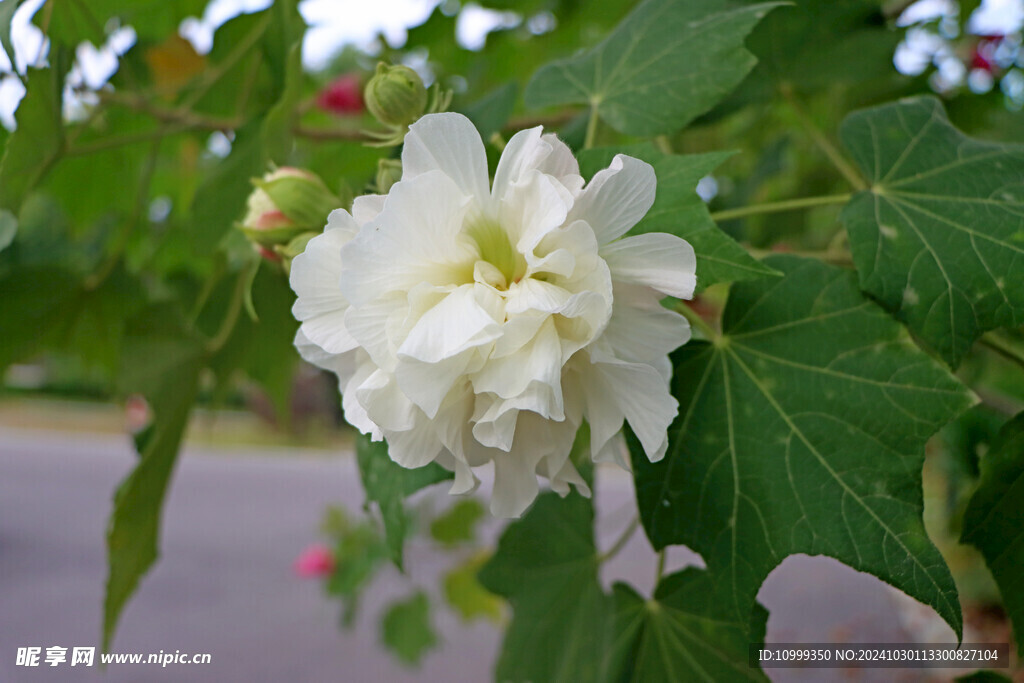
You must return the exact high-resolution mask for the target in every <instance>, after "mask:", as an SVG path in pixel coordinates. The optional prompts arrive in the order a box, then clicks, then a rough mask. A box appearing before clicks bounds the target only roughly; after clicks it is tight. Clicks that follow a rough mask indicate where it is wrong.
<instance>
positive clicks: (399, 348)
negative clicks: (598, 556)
mask: <svg viewBox="0 0 1024 683" xmlns="http://www.w3.org/2000/svg"><path fill="white" fill-rule="evenodd" d="M402 164H403V175H402V180H401V181H400V182H398V183H396V184H395V185H394V186H393V187H392V188H391V190H390V192H389V193H388V194H387V195H386V196H382V195H367V196H363V197H359V198H358V199H356V200H355V203H354V205H353V207H352V213H351V214H349V213H348V212H346V211H344V210H337V211H334V212H333V213H332V214H331V215H330V218H329V220H328V224H327V228H326V229H325V231H324V233H323V234H321V235H319V236H317V237H316V238H314V239H313V240H311V241H310V242H309V245H308V246H307V247H306V251H305V253H303V254H302V255H300V256H298V257H297V258H296V259H295V261H294V263H293V265H292V271H291V285H292V288H293V289H294V290H295V292H296V293H297V294H298V300H297V301H296V303H295V307H294V309H293V312H294V314H295V317H296V318H297V319H298V320H299V321H301V323H302V325H301V327H300V329H299V332H298V336H297V338H296V342H295V343H296V346H297V347H298V349H299V351H300V353H301V354H302V356H303V357H304V358H305V359H306V360H308V361H311V362H313V363H315V364H317V365H319V366H321V367H323V368H326V369H328V370H331V371H333V372H335V373H336V374H337V375H338V378H339V381H340V388H341V393H342V396H343V407H344V410H345V417H346V419H347V420H348V421H349V422H350V423H352V424H353V425H354V426H355V427H357V428H358V429H359V430H360V431H362V432H363V433H366V434H370V435H372V438H373V439H375V440H380V439H381V438H384V439H387V442H388V450H389V453H390V454H391V458H392V459H393V460H394V461H395V462H397V463H398V464H400V465H403V466H405V467H410V468H412V467H421V466H423V465H426V464H427V463H430V462H432V461H436V462H438V463H440V464H441V465H443V466H444V467H446V468H448V469H450V470H452V471H453V472H454V473H455V483H454V485H453V486H452V489H451V492H452V493H456V494H457V493H465V492H467V491H470V490H472V489H473V488H474V487H475V485H476V483H477V479H476V477H475V476H474V474H473V468H476V467H481V466H483V465H485V464H487V463H489V462H493V463H494V491H493V496H492V499H491V511H492V512H493V513H494V514H495V515H498V516H503V517H515V516H518V515H520V514H522V512H523V511H524V510H525V509H526V508H527V506H528V505H529V504H530V502H532V501H533V499H534V498H535V497H536V496H537V492H538V483H537V475H538V474H539V475H541V476H543V477H546V478H547V479H548V480H549V481H550V484H551V488H552V489H554V490H555V491H557V492H559V493H561V494H562V495H564V494H566V493H568V491H569V485H570V484H572V485H574V486H575V487H576V488H577V489H578V490H579V491H580V492H581V493H583V494H584V495H589V493H590V492H589V490H588V488H587V485H586V483H585V482H584V481H583V479H582V477H580V475H579V473H578V472H577V471H576V468H575V467H574V466H573V463H572V462H571V461H570V460H569V451H570V449H571V447H572V443H573V440H574V438H575V435H576V431H577V429H578V428H579V426H580V425H581V424H582V422H583V420H584V419H585V420H587V421H588V422H589V424H590V449H591V453H592V456H593V458H594V460H595V461H605V460H611V461H615V462H618V463H620V464H621V465H622V466H623V467H628V466H629V465H628V461H627V460H626V458H625V455H624V454H625V450H624V444H623V443H622V439H621V436H619V432H620V429H621V427H622V424H623V420H624V419H625V420H627V421H628V422H629V424H630V426H631V428H632V429H633V431H634V432H635V433H636V435H637V437H638V439H639V440H640V443H641V444H642V445H643V448H644V451H645V452H646V454H647V456H648V457H650V458H651V460H657V459H659V458H661V457H662V456H663V455H664V454H665V449H666V448H667V445H668V441H667V436H666V429H667V428H668V426H669V424H670V423H671V421H672V420H673V418H674V417H675V415H676V412H677V410H678V403H677V402H676V400H675V399H674V398H672V396H671V395H670V394H669V390H668V382H669V379H670V376H671V372H672V369H671V365H670V364H669V361H668V357H667V354H668V353H669V352H670V351H672V350H673V349H675V348H676V347H677V346H679V345H680V344H683V343H684V342H686V341H687V340H688V339H689V338H690V328H689V325H688V323H687V322H686V319H685V318H683V317H682V316H680V315H679V314H677V313H674V312H672V311H669V310H667V309H665V308H664V307H662V306H661V305H660V304H659V300H660V299H661V298H663V297H664V296H665V295H670V296H675V297H682V298H689V297H690V296H692V294H693V290H694V286H695V284H696V276H695V274H694V273H695V266H696V261H695V257H694V253H693V248H692V247H691V246H690V245H689V244H688V243H687V242H685V241H684V240H682V239H679V238H678V237H675V236H672V235H667V234H661V233H650V234H644V235H638V236H635V237H626V238H622V236H623V235H624V234H625V233H626V231H627V230H629V229H630V228H631V227H633V225H635V224H636V223H637V221H639V220H640V219H641V218H642V217H643V216H644V214H645V213H646V212H647V210H648V209H649V208H650V207H651V204H652V203H653V201H654V190H655V176H654V170H653V169H652V168H651V167H650V166H649V165H648V164H646V163H644V162H642V161H639V160H637V159H634V158H631V157H628V156H623V155H618V156H616V157H615V159H614V160H613V161H612V163H611V165H610V166H609V167H608V168H607V169H604V170H602V171H600V172H599V173H597V174H596V175H595V176H594V178H593V179H592V180H591V181H590V183H588V184H586V186H584V181H583V178H582V177H581V176H580V174H579V166H578V165H577V163H576V160H575V159H574V158H573V155H572V153H571V152H570V150H569V148H568V147H567V146H566V145H565V144H564V143H562V142H561V141H559V140H558V139H557V138H556V137H555V136H554V135H550V134H548V135H542V132H541V128H540V127H538V128H533V129H530V130H524V131H522V132H520V133H518V134H516V135H515V136H514V137H513V138H512V139H511V140H510V141H509V143H508V146H507V147H506V148H505V151H504V153H503V154H502V156H501V160H500V162H499V163H498V167H497V171H496V172H495V177H494V183H493V185H491V184H490V183H489V182H488V173H487V158H486V155H485V151H484V146H483V143H482V141H481V140H480V136H479V134H478V133H477V131H476V129H475V128H474V127H473V125H472V124H471V123H470V122H469V120H468V119H466V118H465V117H463V116H461V115H459V114H451V113H447V114H435V115H429V116H424V117H423V118H421V119H420V120H419V121H418V122H416V123H415V124H414V125H413V126H411V128H410V130H409V133H408V135H407V136H406V138H405V146H404V149H403V152H402ZM620 238H621V239H620Z"/></svg>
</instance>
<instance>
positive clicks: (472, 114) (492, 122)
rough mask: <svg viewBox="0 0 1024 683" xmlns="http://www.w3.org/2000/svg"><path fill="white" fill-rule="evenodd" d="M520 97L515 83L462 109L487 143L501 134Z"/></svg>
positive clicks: (498, 89)
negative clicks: (497, 134) (492, 137)
mask: <svg viewBox="0 0 1024 683" xmlns="http://www.w3.org/2000/svg"><path fill="white" fill-rule="evenodd" d="M518 95H519V86H518V85H517V84H515V83H506V84H505V85H503V86H501V87H499V88H495V89H494V90H492V91H491V92H489V93H487V94H486V95H484V96H483V97H482V98H480V99H479V100H477V101H476V102H473V103H472V104H469V105H467V106H465V107H463V108H462V113H463V114H465V115H466V118H468V119H469V120H470V121H472V122H473V125H474V126H476V129H477V130H478V131H480V137H482V138H483V139H484V141H485V142H486V141H487V140H490V138H491V136H492V135H494V134H495V133H500V132H501V129H502V127H503V126H504V125H505V124H506V123H507V122H508V120H509V118H510V117H511V116H512V112H513V111H514V110H515V108H516V97H517V96H518Z"/></svg>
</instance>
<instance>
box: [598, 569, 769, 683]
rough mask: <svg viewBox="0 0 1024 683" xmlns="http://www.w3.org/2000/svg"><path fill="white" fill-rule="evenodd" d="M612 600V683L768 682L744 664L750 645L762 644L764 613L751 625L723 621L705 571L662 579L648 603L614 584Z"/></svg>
mask: <svg viewBox="0 0 1024 683" xmlns="http://www.w3.org/2000/svg"><path fill="white" fill-rule="evenodd" d="M614 600H615V626H614V630H615V636H614V639H613V641H612V644H611V646H610V648H609V649H608V653H607V656H608V658H609V659H608V662H609V663H608V671H609V673H610V674H611V675H610V676H609V678H610V679H611V680H617V681H636V682H637V683H640V682H643V683H648V681H651V682H654V681H665V682H666V683H672V682H673V681H767V680H768V678H767V677H766V676H765V675H764V673H763V672H762V671H761V670H760V669H758V668H754V667H751V666H750V665H749V663H748V649H749V645H750V643H751V642H764V632H765V626H766V623H767V620H768V612H767V610H765V609H764V608H763V607H761V606H760V605H757V606H755V608H754V612H753V616H752V620H751V621H749V623H748V622H736V621H733V620H732V619H731V618H730V617H729V616H724V617H723V615H722V610H721V609H720V607H719V605H718V603H717V602H716V601H715V597H714V591H713V590H712V581H711V578H710V577H709V576H708V575H707V572H705V571H703V570H701V569H696V568H694V567H689V568H687V569H684V570H683V571H680V572H678V573H676V574H672V575H671V576H666V577H665V578H663V579H662V580H661V581H660V582H659V583H658V587H657V589H656V590H655V592H654V597H653V598H652V599H650V600H645V599H644V598H642V597H641V596H640V595H639V594H637V592H636V591H634V590H633V589H632V588H630V587H629V586H627V585H625V584H622V583H617V584H615V586H614Z"/></svg>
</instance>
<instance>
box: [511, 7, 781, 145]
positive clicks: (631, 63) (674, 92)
mask: <svg viewBox="0 0 1024 683" xmlns="http://www.w3.org/2000/svg"><path fill="white" fill-rule="evenodd" d="M780 4H782V3H778V2H774V3H772V2H769V3H760V4H757V5H750V6H737V5H733V4H731V3H729V2H726V1H725V0H688V1H687V2H679V0H645V2H643V3H641V4H640V5H639V6H638V7H637V8H636V9H635V10H633V11H632V12H631V13H630V14H629V15H628V16H627V17H626V18H625V19H624V20H623V21H622V23H620V24H619V25H618V26H617V27H616V28H615V29H614V30H613V31H612V32H611V33H610V34H609V35H608V37H607V38H606V39H605V40H604V41H602V42H601V43H600V44H599V45H597V46H595V47H594V48H592V49H590V50H587V51H586V52H584V53H582V54H580V55H577V56H574V57H570V58H568V59H562V60H559V61H556V62H552V63H551V64H548V65H546V66H544V67H542V68H541V69H539V70H538V71H537V73H535V74H534V75H533V78H531V79H530V82H529V84H528V85H527V86H526V91H525V93H524V97H525V100H526V104H527V106H529V107H535V108H539V107H548V106H555V105H562V104H587V105H590V106H591V107H594V108H596V110H597V113H598V114H599V115H600V116H601V118H602V119H604V121H606V122H607V123H608V124H609V125H610V126H612V127H613V128H615V129H616V130H618V131H619V132H622V133H626V134H628V135H640V136H654V135H661V134H667V133H674V132H676V131H678V130H679V129H680V128H682V127H683V126H685V125H686V124H687V123H689V122H690V121H692V120H693V119H694V118H696V117H697V116H699V115H700V114H703V113H704V112H706V111H707V110H709V109H710V108H711V107H713V106H714V105H715V104H717V103H718V102H719V100H721V99H722V98H723V97H724V96H725V95H727V94H728V93H729V92H730V91H731V90H732V89H733V88H735V87H736V86H737V85H738V84H739V82H740V81H742V80H743V77H744V76H746V75H747V72H749V71H750V69H751V68H752V67H753V66H754V64H755V62H756V61H757V60H756V59H755V58H754V56H753V55H752V54H750V52H748V51H747V50H746V49H745V48H744V47H743V39H744V38H745V37H746V35H747V34H748V33H750V31H751V29H753V28H754V26H755V25H756V24H757V22H758V21H760V20H761V19H762V18H763V17H764V16H765V15H766V14H767V13H768V12H769V11H770V10H771V9H772V8H774V7H777V6H778V5H780Z"/></svg>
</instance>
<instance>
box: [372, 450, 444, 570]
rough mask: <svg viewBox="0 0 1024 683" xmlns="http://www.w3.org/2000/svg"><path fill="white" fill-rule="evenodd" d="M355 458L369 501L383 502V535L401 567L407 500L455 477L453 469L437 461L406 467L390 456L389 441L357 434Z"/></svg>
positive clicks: (398, 565) (406, 532)
mask: <svg viewBox="0 0 1024 683" xmlns="http://www.w3.org/2000/svg"><path fill="white" fill-rule="evenodd" d="M356 460H358V462H359V474H360V477H361V478H362V480H363V489H364V490H365V491H366V500H367V503H369V502H374V503H377V505H378V506H380V513H381V517H382V518H383V520H384V536H385V540H386V541H387V546H388V550H389V551H390V556H391V560H392V561H393V562H394V563H395V565H396V566H397V567H398V568H399V569H401V568H402V548H403V546H404V545H405V538H406V536H407V535H408V533H409V519H408V516H407V513H406V511H405V505H404V501H405V499H406V498H407V497H409V496H411V495H412V494H413V493H415V492H416V491H419V490H420V489H422V488H425V487H427V486H430V485H431V484H436V483H437V482H439V481H445V480H446V479H451V478H452V473H451V472H449V471H448V470H446V469H444V468H443V467H441V466H440V465H438V464H436V463H431V464H429V465H427V466H425V467H420V468H418V469H415V470H410V469H406V468H405V467H402V466H401V465H399V464H398V463H396V462H395V461H393V460H392V459H391V457H390V456H389V455H388V447H387V444H386V443H385V442H383V441H377V442H374V441H370V437H368V436H365V435H359V436H358V437H357V438H356Z"/></svg>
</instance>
